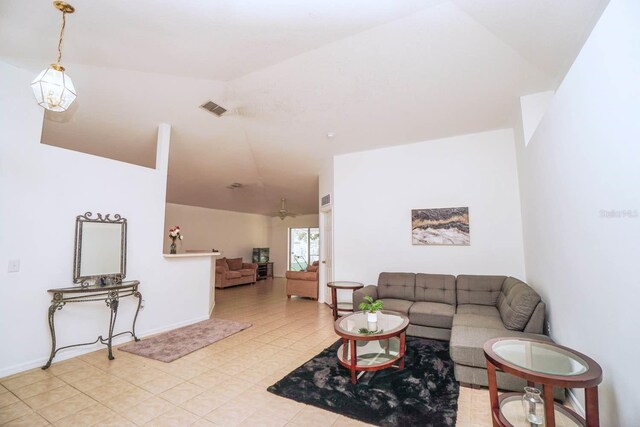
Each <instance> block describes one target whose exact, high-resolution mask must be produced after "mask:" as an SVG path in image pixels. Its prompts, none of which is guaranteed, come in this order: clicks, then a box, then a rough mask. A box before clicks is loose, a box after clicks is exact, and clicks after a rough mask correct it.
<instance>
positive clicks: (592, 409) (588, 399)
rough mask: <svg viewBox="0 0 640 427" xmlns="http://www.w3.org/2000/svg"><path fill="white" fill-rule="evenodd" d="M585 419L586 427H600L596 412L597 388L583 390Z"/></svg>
mask: <svg viewBox="0 0 640 427" xmlns="http://www.w3.org/2000/svg"><path fill="white" fill-rule="evenodd" d="M584 395H585V396H584V397H585V399H584V400H585V404H586V408H585V418H586V421H587V427H599V426H600V411H599V410H598V387H589V388H586V389H585V390H584Z"/></svg>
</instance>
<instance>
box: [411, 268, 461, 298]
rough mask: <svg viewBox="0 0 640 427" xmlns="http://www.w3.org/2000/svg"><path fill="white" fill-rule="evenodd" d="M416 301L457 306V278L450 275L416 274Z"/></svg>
mask: <svg viewBox="0 0 640 427" xmlns="http://www.w3.org/2000/svg"><path fill="white" fill-rule="evenodd" d="M415 298H416V299H415V300H416V301H427V302H439V303H443V304H451V305H454V306H455V305H456V277H455V276H451V275H448V274H423V273H418V274H416V296H415Z"/></svg>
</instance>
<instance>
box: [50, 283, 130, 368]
mask: <svg viewBox="0 0 640 427" xmlns="http://www.w3.org/2000/svg"><path fill="white" fill-rule="evenodd" d="M139 285H140V282H139V281H137V280H132V281H127V282H120V283H116V284H112V285H107V286H99V285H91V286H87V287H80V286H74V287H70V288H55V289H49V290H48V291H47V292H49V293H51V294H53V299H52V300H51V305H50V306H49V331H50V332H51V355H50V356H49V360H48V361H47V364H46V365H44V366H43V367H42V369H47V368H48V367H49V366H51V361H52V360H53V358H54V357H55V356H56V354H57V353H58V352H59V351H60V350H64V349H65V348H71V347H79V346H82V345H91V344H95V343H97V342H100V343H101V344H104V345H106V346H107V348H108V349H109V359H110V360H113V359H114V357H113V352H112V349H111V344H112V341H113V338H114V337H117V336H120V335H124V334H131V336H132V337H133V338H134V339H135V340H136V341H140V339H139V338H138V337H137V336H136V320H137V319H138V313H139V312H140V306H141V304H142V294H141V293H140V292H139V291H138V286H139ZM129 296H133V297H136V298H138V306H137V308H136V314H135V316H134V317H133V326H132V329H131V331H125V332H120V333H117V334H115V335H114V333H113V328H114V326H115V324H116V316H117V315H118V305H119V303H120V298H125V297H129ZM93 301H104V303H105V304H106V305H107V307H108V308H109V309H110V311H111V317H110V320H109V335H108V336H107V337H106V338H103V337H102V335H100V336H98V338H97V339H96V340H95V341H93V342H87V343H81V344H73V345H67V346H64V347H60V348H56V327H55V323H54V316H55V314H56V312H57V311H58V310H62V308H63V307H64V306H65V305H66V304H68V303H78V302H93Z"/></svg>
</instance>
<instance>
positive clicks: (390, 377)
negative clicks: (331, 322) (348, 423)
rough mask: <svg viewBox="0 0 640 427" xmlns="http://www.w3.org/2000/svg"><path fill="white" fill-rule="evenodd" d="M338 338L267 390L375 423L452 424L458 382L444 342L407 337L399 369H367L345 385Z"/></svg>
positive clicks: (347, 379) (439, 426)
mask: <svg viewBox="0 0 640 427" xmlns="http://www.w3.org/2000/svg"><path fill="white" fill-rule="evenodd" d="M340 344H341V341H338V342H336V343H335V344H333V345H332V346H331V347H328V348H326V349H324V350H323V351H322V353H320V354H318V355H317V356H315V357H314V358H313V359H311V360H309V361H308V362H307V363H305V364H304V365H302V366H300V367H298V368H297V369H295V370H294V371H293V372H291V373H289V375H287V376H286V377H284V378H283V379H281V380H280V381H278V382H277V383H275V384H274V385H272V386H271V387H269V388H268V389H267V390H268V391H270V392H271V393H274V394H276V395H278V396H282V397H287V398H289V399H293V400H295V401H298V402H301V403H306V404H308V405H313V406H317V407H318V408H322V409H326V410H328V411H332V412H336V413H338V414H341V415H344V416H347V417H350V418H355V419H357V420H359V421H363V422H366V423H371V424H375V425H380V426H433V427H444V426H454V425H455V424H456V412H457V410H458V393H459V386H458V383H457V382H456V380H455V377H454V375H453V362H452V361H451V359H450V357H449V343H447V342H443V341H435V340H428V339H423V338H414V337H407V351H406V354H405V368H404V369H403V370H399V369H397V368H389V369H383V370H381V371H374V372H367V373H365V374H364V375H362V376H361V377H360V378H358V383H357V384H356V385H353V384H351V375H350V373H349V370H348V369H346V368H343V367H342V366H341V365H340V364H339V363H338V358H337V356H336V351H337V350H338V347H339V346H340Z"/></svg>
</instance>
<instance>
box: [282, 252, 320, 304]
mask: <svg viewBox="0 0 640 427" xmlns="http://www.w3.org/2000/svg"><path fill="white" fill-rule="evenodd" d="M286 276H287V298H291V295H296V296H299V297H306V298H311V299H314V300H317V299H318V261H316V262H314V263H313V264H311V265H310V266H308V267H307V270H306V271H287V273H286Z"/></svg>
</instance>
